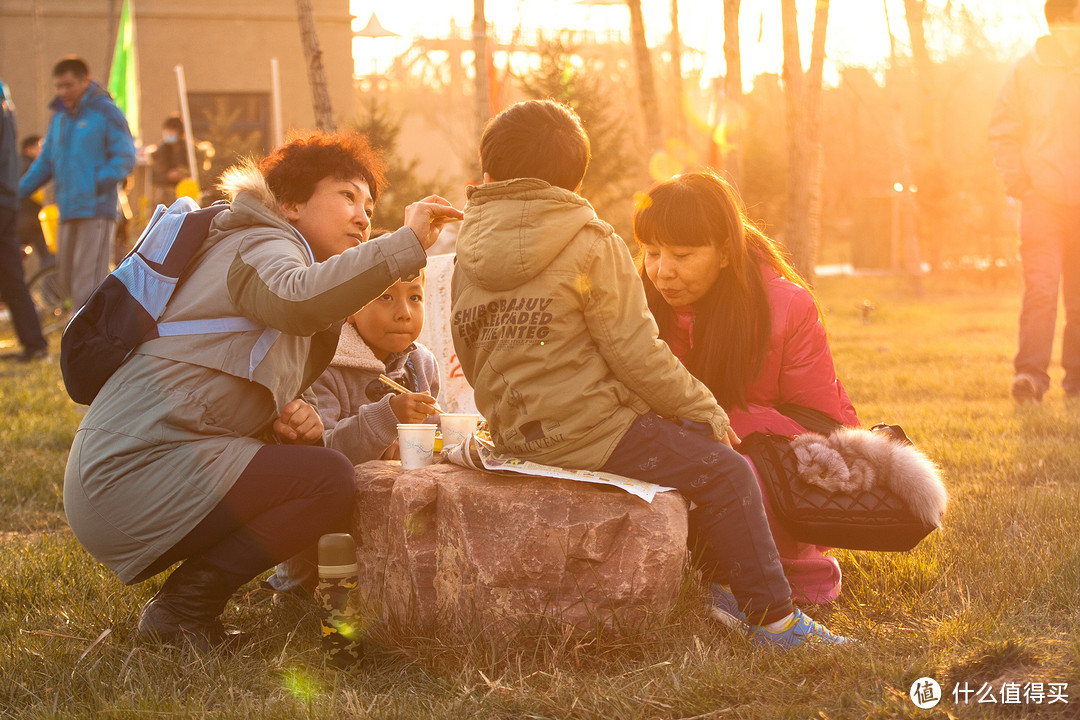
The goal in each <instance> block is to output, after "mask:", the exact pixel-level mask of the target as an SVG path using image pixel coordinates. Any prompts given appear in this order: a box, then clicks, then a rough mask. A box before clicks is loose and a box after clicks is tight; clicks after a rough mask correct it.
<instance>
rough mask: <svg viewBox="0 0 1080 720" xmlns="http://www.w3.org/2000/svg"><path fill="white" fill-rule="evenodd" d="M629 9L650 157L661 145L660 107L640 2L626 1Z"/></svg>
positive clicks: (631, 39)
mask: <svg viewBox="0 0 1080 720" xmlns="http://www.w3.org/2000/svg"><path fill="white" fill-rule="evenodd" d="M626 6H627V7H628V8H630V41H631V43H633V46H634V66H635V67H636V69H637V81H638V96H639V97H640V98H641V113H642V115H643V116H644V121H645V142H646V144H647V145H648V152H649V154H650V155H651V154H652V153H654V152H656V151H657V150H659V149H660V148H661V146H662V145H663V140H664V139H663V132H662V130H661V129H660V105H659V103H658V102H657V101H656V83H655V82H654V80H653V67H652V58H651V57H650V56H649V46H648V44H646V42H645V19H644V18H643V17H642V15H641V0H626Z"/></svg>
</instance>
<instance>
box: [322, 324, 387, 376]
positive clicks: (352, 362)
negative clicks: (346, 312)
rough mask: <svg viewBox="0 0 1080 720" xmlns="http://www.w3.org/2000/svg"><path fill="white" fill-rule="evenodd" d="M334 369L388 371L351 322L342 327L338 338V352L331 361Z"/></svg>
mask: <svg viewBox="0 0 1080 720" xmlns="http://www.w3.org/2000/svg"><path fill="white" fill-rule="evenodd" d="M330 365H331V366H332V367H348V368H359V369H361V370H371V371H372V372H377V373H382V372H383V371H384V370H386V363H384V362H383V361H382V360H380V359H379V358H377V357H375V353H373V352H371V348H370V347H368V344H367V343H366V342H364V338H362V337H360V332H359V331H358V330H357V329H356V326H354V325H353V324H352V323H351V322H346V323H345V324H344V325H342V326H341V337H339V338H338V346H337V351H336V352H335V353H334V359H333V360H331V361H330Z"/></svg>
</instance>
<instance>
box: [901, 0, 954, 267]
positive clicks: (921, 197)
mask: <svg viewBox="0 0 1080 720" xmlns="http://www.w3.org/2000/svg"><path fill="white" fill-rule="evenodd" d="M925 14H926V0H904V18H905V20H906V21H907V28H908V35H910V36H911V56H912V59H914V61H915V77H916V80H917V82H918V86H919V104H918V111H919V123H918V127H917V130H916V131H915V132H914V133H911V132H909V135H910V136H911V137H912V141H913V145H914V150H915V158H916V162H915V170H914V177H915V184H916V186H917V187H918V189H919V192H918V193H916V195H915V197H916V200H917V206H918V209H919V215H920V216H921V219H922V222H920V223H918V224H917V227H922V228H923V230H924V231H926V230H927V229H928V228H930V227H931V225H932V219H933V218H938V217H942V216H943V215H944V212H945V208H943V207H942V206H941V204H942V200H943V198H945V197H946V193H945V188H943V187H942V186H941V185H942V182H941V179H942V178H943V177H944V171H943V168H942V164H943V163H942V161H941V151H940V148H939V146H938V142H937V119H936V117H935V112H934V108H935V102H934V89H933V88H934V85H933V72H934V66H933V63H932V62H930V53H929V52H928V51H927V49H926V32H925V24H924V17H925ZM939 247H940V246H939V245H938V244H937V243H931V245H930V248H931V252H933V253H934V254H936V250H937V249H938V248H939ZM910 251H911V262H910V263H909V265H910V267H911V269H912V270H914V271H915V272H917V273H920V274H921V272H922V258H921V256H920V248H919V234H918V232H915V233H913V235H912V246H911V248H910ZM931 263H932V264H934V265H936V264H937V258H936V257H935V258H932V259H931Z"/></svg>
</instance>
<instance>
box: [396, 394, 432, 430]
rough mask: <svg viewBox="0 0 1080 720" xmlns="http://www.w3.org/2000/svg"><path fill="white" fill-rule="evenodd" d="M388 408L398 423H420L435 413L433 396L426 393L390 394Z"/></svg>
mask: <svg viewBox="0 0 1080 720" xmlns="http://www.w3.org/2000/svg"><path fill="white" fill-rule="evenodd" d="M390 409H391V410H393V411H394V414H395V415H397V419H398V422H400V423H421V422H424V420H426V419H427V418H428V417H429V416H430V415H435V414H436V410H435V398H433V397H431V396H430V395H428V394H427V393H402V394H401V395H391V396H390Z"/></svg>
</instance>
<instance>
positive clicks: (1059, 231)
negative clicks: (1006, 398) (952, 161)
mask: <svg viewBox="0 0 1080 720" xmlns="http://www.w3.org/2000/svg"><path fill="white" fill-rule="evenodd" d="M1044 13H1045V15H1046V22H1047V24H1048V25H1049V26H1050V34H1049V35H1046V36H1044V37H1041V38H1039V39H1038V40H1037V41H1036V42H1035V47H1033V48H1032V49H1031V51H1030V52H1029V53H1028V54H1027V55H1025V56H1024V57H1022V58H1020V60H1019V61H1018V62H1017V63H1016V64H1015V65H1014V66H1013V67H1012V69H1011V70H1010V71H1009V74H1008V76H1007V77H1006V79H1005V85H1004V86H1003V87H1002V90H1001V95H1000V96H999V98H998V101H997V105H996V106H995V107H994V110H993V113H992V114H991V117H990V145H991V148H992V149H993V153H994V165H995V166H996V167H997V169H998V171H999V172H1000V173H1001V177H1002V178H1003V179H1004V181H1005V189H1006V191H1007V192H1008V193H1009V195H1011V196H1013V197H1015V198H1017V199H1019V200H1020V201H1021V206H1020V262H1021V264H1022V266H1023V275H1024V296H1023V299H1022V300H1021V304H1020V332H1019V343H1018V344H1019V347H1018V349H1017V352H1016V357H1015V359H1014V360H1013V372H1014V374H1013V382H1012V395H1013V398H1014V399H1015V400H1016V402H1018V403H1038V402H1040V401H1041V400H1042V397H1043V394H1044V393H1045V392H1046V391H1047V390H1048V389H1049V388H1050V375H1049V374H1048V372H1047V370H1048V369H1049V367H1050V356H1051V354H1052V351H1053V348H1054V329H1055V323H1056V321H1057V306H1058V287H1059V286H1060V287H1061V295H1062V299H1063V300H1064V305H1065V330H1064V333H1063V336H1062V340H1061V364H1062V366H1064V368H1065V378H1064V380H1062V387H1063V388H1064V390H1065V395H1066V397H1068V398H1074V399H1075V398H1080V140H1078V137H1080V136H1078V133H1077V128H1080V0H1049V2H1047V3H1046V5H1045V6H1044Z"/></svg>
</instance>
